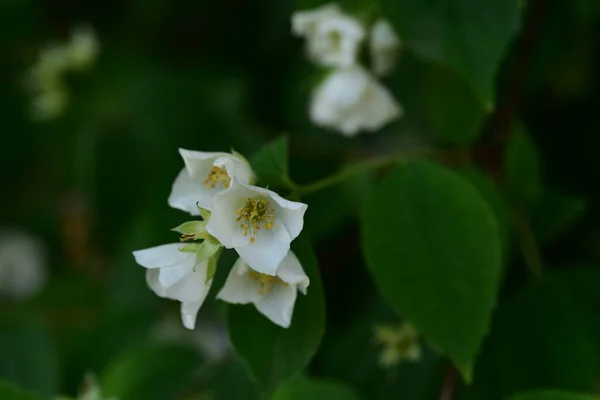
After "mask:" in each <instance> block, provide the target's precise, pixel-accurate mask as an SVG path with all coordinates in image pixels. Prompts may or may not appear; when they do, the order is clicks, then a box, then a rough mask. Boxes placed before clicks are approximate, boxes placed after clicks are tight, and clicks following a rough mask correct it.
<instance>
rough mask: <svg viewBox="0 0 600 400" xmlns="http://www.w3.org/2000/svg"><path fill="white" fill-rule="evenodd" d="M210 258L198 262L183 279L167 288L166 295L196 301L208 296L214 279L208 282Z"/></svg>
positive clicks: (180, 299)
mask: <svg viewBox="0 0 600 400" xmlns="http://www.w3.org/2000/svg"><path fill="white" fill-rule="evenodd" d="M207 267H208V260H205V261H202V262H200V263H198V264H197V265H196V266H195V267H194V268H193V269H192V271H191V272H190V273H189V274H188V275H186V276H185V277H184V278H183V279H181V280H179V281H178V282H176V283H175V284H174V285H173V286H170V287H168V288H167V292H166V297H168V298H170V299H174V300H179V301H185V302H194V301H200V300H202V299H204V298H205V297H206V295H207V294H208V291H209V290H210V286H211V285H212V280H210V281H209V282H208V283H206V270H207Z"/></svg>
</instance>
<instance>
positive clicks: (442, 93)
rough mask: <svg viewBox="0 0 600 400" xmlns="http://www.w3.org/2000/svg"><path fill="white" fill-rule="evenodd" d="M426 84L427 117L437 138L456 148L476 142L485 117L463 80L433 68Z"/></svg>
mask: <svg viewBox="0 0 600 400" xmlns="http://www.w3.org/2000/svg"><path fill="white" fill-rule="evenodd" d="M427 82H428V84H427V91H426V96H427V99H426V105H427V114H428V117H429V123H430V124H431V127H432V128H433V130H434V132H435V133H436V134H437V136H438V138H439V139H440V140H441V141H442V142H444V143H450V144H460V145H466V144H469V143H471V142H473V141H474V140H475V139H477V137H478V136H479V134H480V133H481V131H482V126H483V123H484V121H485V119H486V117H487V113H486V112H485V110H484V109H483V107H482V105H481V103H480V102H479V100H478V99H477V97H475V94H474V93H473V90H472V89H471V87H469V85H468V84H467V83H466V81H465V80H464V78H463V77H462V76H458V75H456V74H454V73H452V72H451V71H448V70H445V69H443V68H439V67H437V68H436V67H433V68H431V73H430V76H429V79H428V81H427Z"/></svg>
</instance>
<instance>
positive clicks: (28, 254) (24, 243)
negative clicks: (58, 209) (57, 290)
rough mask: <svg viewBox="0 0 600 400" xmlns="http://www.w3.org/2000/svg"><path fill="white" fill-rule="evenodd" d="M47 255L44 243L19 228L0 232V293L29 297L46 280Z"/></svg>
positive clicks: (0, 295) (19, 297)
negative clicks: (18, 229)
mask: <svg viewBox="0 0 600 400" xmlns="http://www.w3.org/2000/svg"><path fill="white" fill-rule="evenodd" d="M46 275H47V271H46V257H45V254H44V249H43V246H42V244H41V243H40V242H39V241H38V240H37V239H36V238H34V237H32V236H30V235H28V234H25V233H22V232H19V231H3V232H1V233H0V297H2V296H6V297H9V298H14V299H22V298H26V297H29V296H31V295H33V294H35V293H37V292H38V290H39V289H40V288H41V287H42V286H43V284H44V283H45V282H46Z"/></svg>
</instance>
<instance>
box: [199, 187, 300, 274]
mask: <svg viewBox="0 0 600 400" xmlns="http://www.w3.org/2000/svg"><path fill="white" fill-rule="evenodd" d="M306 208H307V205H306V204H304V203H299V202H294V201H289V200H286V199H284V198H282V197H281V196H279V195H278V194H277V193H275V192H272V191H271V190H268V189H263V188H259V187H256V186H251V185H247V184H245V183H242V182H240V181H238V180H237V179H232V181H231V186H230V188H229V189H228V190H225V191H221V192H220V193H218V194H216V195H215V196H214V197H213V201H212V214H211V216H210V219H209V220H208V223H207V224H206V230H207V231H208V233H210V234H211V235H212V236H214V237H215V239H216V240H218V241H219V242H220V243H221V244H222V245H223V246H224V247H225V248H228V249H230V248H234V249H235V250H236V251H237V252H238V254H239V255H240V257H241V258H243V259H244V261H245V262H246V263H248V264H249V265H250V267H251V268H252V269H254V270H256V271H258V272H261V273H263V274H268V275H275V273H276V271H277V267H278V266H279V264H280V263H281V261H282V260H283V258H284V257H285V256H286V255H287V253H288V251H289V249H290V242H291V241H292V240H294V239H295V238H296V237H297V236H298V235H299V234H300V232H301V231H302V227H303V225H304V213H305V212H306Z"/></svg>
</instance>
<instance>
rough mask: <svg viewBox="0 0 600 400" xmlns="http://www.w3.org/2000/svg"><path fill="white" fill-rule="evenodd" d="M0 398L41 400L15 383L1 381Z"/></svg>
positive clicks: (6, 399) (4, 399) (3, 399)
mask: <svg viewBox="0 0 600 400" xmlns="http://www.w3.org/2000/svg"><path fill="white" fill-rule="evenodd" d="M0 399H2V400H39V399H40V398H39V397H37V396H35V395H34V394H32V393H29V392H27V391H25V390H23V389H21V388H19V387H17V386H15V385H11V384H10V383H7V382H3V381H0Z"/></svg>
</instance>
